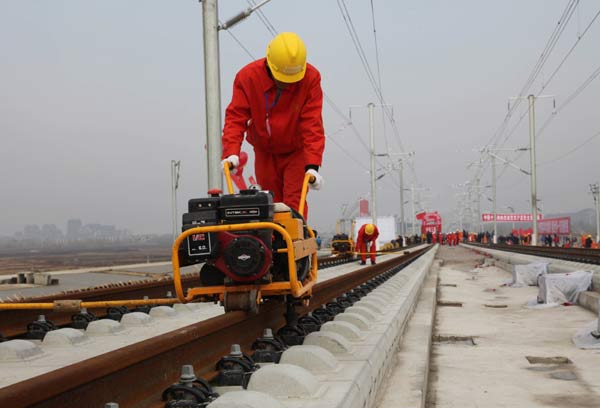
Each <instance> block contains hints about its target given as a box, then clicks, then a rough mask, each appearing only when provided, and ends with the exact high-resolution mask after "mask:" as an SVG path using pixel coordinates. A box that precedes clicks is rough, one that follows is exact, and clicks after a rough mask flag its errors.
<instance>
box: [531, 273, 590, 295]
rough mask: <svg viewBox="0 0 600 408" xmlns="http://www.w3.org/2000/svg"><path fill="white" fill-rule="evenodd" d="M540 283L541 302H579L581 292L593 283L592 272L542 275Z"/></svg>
mask: <svg viewBox="0 0 600 408" xmlns="http://www.w3.org/2000/svg"><path fill="white" fill-rule="evenodd" d="M538 285H539V287H540V289H539V292H538V302H540V303H566V302H569V303H577V297H578V296H579V292H583V291H585V290H588V289H589V287H590V286H591V285H592V272H589V271H575V272H569V273H551V274H546V275H541V276H540V278H539V281H538Z"/></svg>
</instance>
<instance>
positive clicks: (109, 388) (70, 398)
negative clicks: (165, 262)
mask: <svg viewBox="0 0 600 408" xmlns="http://www.w3.org/2000/svg"><path fill="white" fill-rule="evenodd" d="M428 249H430V247H426V248H423V249H419V250H417V251H414V252H411V253H405V254H404V255H403V256H400V257H395V258H393V259H390V260H387V261H383V262H380V263H378V264H377V265H374V266H370V267H365V268H362V269H359V270H356V271H354V272H351V273H348V274H345V275H342V276H338V277H335V278H332V279H329V280H326V281H324V282H320V283H318V284H317V285H316V286H315V287H314V289H313V296H312V298H311V302H310V304H309V305H308V306H301V307H298V308H297V310H298V312H299V314H300V315H303V314H306V313H308V312H312V311H315V310H316V309H323V308H324V306H325V305H327V309H328V310H330V311H331V310H335V309H341V310H340V311H342V310H343V309H344V307H343V302H342V300H341V299H345V300H344V301H346V302H347V301H349V299H350V298H351V297H352V296H354V297H356V296H360V294H361V293H362V295H364V294H366V293H365V292H368V291H370V290H372V289H373V288H374V287H376V286H377V285H378V284H380V283H382V282H384V281H385V280H387V279H388V278H389V277H391V276H393V274H395V273H397V272H398V271H399V270H401V269H402V268H403V267H405V266H406V265H408V264H410V263H411V262H412V261H414V260H415V259H417V258H418V257H419V256H420V255H422V254H423V253H424V252H426V251H427V250H428ZM361 285H362V286H361ZM359 286H361V289H360V290H355V291H353V292H352V293H353V295H352V296H350V295H349V297H344V298H340V297H341V296H344V295H345V294H346V295H347V294H348V293H349V291H352V290H353V289H355V288H357V287H359ZM336 299H337V300H336ZM332 302H333V303H332ZM285 312H286V305H285V304H284V302H267V303H265V304H263V305H261V308H260V311H259V313H258V314H256V315H252V314H248V313H246V312H241V311H238V312H231V313H227V314H225V315H220V316H217V317H214V318H211V319H208V320H204V321H201V322H199V323H195V324H192V325H189V326H186V327H183V328H181V329H177V330H174V331H172V332H169V333H166V334H163V335H161V336H158V337H153V338H150V339H148V340H144V341H142V342H138V343H135V344H132V345H129V346H126V347H123V348H120V349H117V350H115V351H113V352H110V353H106V354H102V355H99V356H97V357H94V358H91V359H88V360H84V361H82V362H80V363H77V364H73V365H70V366H67V367H64V368H60V369H58V370H55V371H52V372H49V373H46V374H42V375H40V376H37V377H34V378H31V379H28V380H25V381H22V382H19V383H16V384H13V385H9V386H7V387H5V388H2V389H0V405H1V406H7V407H8V406H10V407H21V406H22V407H37V408H48V407H65V406H98V407H101V406H103V405H102V404H103V403H105V402H108V401H119V402H120V403H121V404H122V405H121V406H125V407H133V408H138V407H139V408H141V407H163V406H164V402H161V393H162V391H163V390H165V389H166V388H167V387H168V386H169V385H171V384H173V383H174V382H177V380H178V378H179V376H180V369H181V366H182V365H184V364H192V365H193V366H194V371H195V373H196V375H199V376H203V377H205V378H206V379H207V380H212V379H214V378H215V376H216V375H217V373H216V372H215V365H216V363H217V362H218V361H219V359H221V358H222V357H223V356H226V355H227V354H228V353H229V348H230V346H231V345H232V344H240V345H241V348H242V350H251V346H252V343H253V342H254V341H255V340H256V339H257V338H259V337H261V333H262V332H263V330H264V329H265V328H272V329H273V331H274V332H275V331H276V330H277V329H279V328H281V327H283V326H284V325H285V324H286V321H285V318H284V315H285ZM315 315H316V314H315ZM286 327H287V326H286Z"/></svg>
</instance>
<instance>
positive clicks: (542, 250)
mask: <svg viewBox="0 0 600 408" xmlns="http://www.w3.org/2000/svg"><path fill="white" fill-rule="evenodd" d="M469 245H472V246H476V247H482V248H488V249H497V250H500V251H509V252H517V253H521V254H527V255H534V256H543V257H546V258H555V259H563V260H565V261H573V262H582V263H589V264H595V265H600V249H589V248H556V247H545V246H525V245H505V244H495V245H494V244H491V245H488V244H478V243H473V242H469Z"/></svg>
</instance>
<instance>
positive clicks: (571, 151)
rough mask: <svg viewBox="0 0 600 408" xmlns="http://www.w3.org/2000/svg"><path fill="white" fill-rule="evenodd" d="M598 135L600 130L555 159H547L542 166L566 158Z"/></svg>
mask: <svg viewBox="0 0 600 408" xmlns="http://www.w3.org/2000/svg"><path fill="white" fill-rule="evenodd" d="M598 136H600V131H598V132H596V133H594V134H593V135H592V136H590V137H589V138H587V139H586V140H585V141H583V142H582V143H580V144H579V145H577V146H575V147H574V148H573V149H571V150H569V151H568V152H566V153H564V154H562V155H560V156H558V157H555V158H553V159H550V160H548V161H545V162H543V163H540V166H545V165H548V164H551V163H554V162H557V161H559V160H562V159H564V158H565V157H567V156H569V155H571V154H572V153H575V152H576V151H577V150H579V149H581V148H582V147H583V146H585V145H586V144H588V143H589V142H591V141H592V140H594V139H595V138H597V137H598Z"/></svg>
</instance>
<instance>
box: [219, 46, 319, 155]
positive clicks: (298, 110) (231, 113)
mask: <svg viewBox="0 0 600 408" xmlns="http://www.w3.org/2000/svg"><path fill="white" fill-rule="evenodd" d="M277 93H278V89H277V86H276V85H275V82H274V81H273V79H271V77H270V76H269V73H268V72H267V68H266V60H265V58H262V59H259V60H257V61H254V62H252V63H250V64H248V65H246V66H245V67H244V68H242V69H241V70H240V71H239V72H238V74H237V75H236V77H235V80H234V82H233V95H232V98H231V103H230V104H229V106H228V107H227V110H226V111H225V126H224V128H223V158H226V157H228V156H230V155H232V154H235V155H238V156H239V154H240V146H241V144H242V141H243V139H244V132H246V136H247V139H248V143H250V144H251V145H252V146H254V147H255V148H256V149H260V150H263V151H265V152H268V153H272V154H287V153H292V152H295V151H303V153H304V160H305V165H308V164H314V165H317V166H320V165H321V159H322V156H323V150H324V148H325V132H324V130H323V119H322V116H321V111H322V107H323V91H322V90H321V75H320V74H319V71H317V69H316V68H315V67H313V66H312V65H310V64H306V74H305V75H304V78H303V79H302V80H301V81H299V82H296V83H293V84H289V85H288V86H287V88H286V89H284V90H282V91H281V93H280V95H279V98H277V101H276V102H275V100H276V96H277ZM274 102H275V103H274ZM267 117H268V125H269V126H267ZM268 128H270V129H268Z"/></svg>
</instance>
